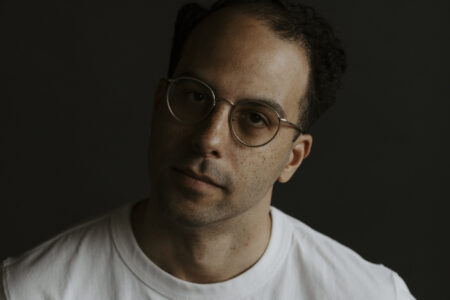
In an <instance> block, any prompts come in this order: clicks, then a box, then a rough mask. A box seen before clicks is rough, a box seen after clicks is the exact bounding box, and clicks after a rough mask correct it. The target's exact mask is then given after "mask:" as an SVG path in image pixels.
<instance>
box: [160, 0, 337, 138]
mask: <svg viewBox="0 0 450 300" xmlns="http://www.w3.org/2000/svg"><path fill="white" fill-rule="evenodd" d="M230 6H234V7H237V8H238V9H239V11H241V12H243V13H248V14H250V15H252V16H253V17H255V18H257V19H259V20H261V21H263V22H265V23H266V24H267V25H268V26H269V27H270V29H271V30H273V31H274V32H275V33H277V34H278V36H279V37H280V38H281V39H285V40H289V41H298V42H300V43H301V44H302V46H303V47H304V48H305V49H306V52H307V55H308V60H309V65H310V69H311V73H310V76H309V82H308V89H307V92H306V97H305V99H304V100H303V101H299V103H300V111H303V113H302V114H301V115H300V116H299V120H298V125H299V126H300V127H301V128H302V129H303V130H304V131H307V130H309V128H310V127H311V125H312V124H313V123H314V122H315V121H316V120H317V119H318V118H319V117H320V116H321V115H322V114H323V113H324V112H325V111H326V110H327V109H328V108H329V107H330V106H331V105H332V104H333V103H334V102H335V101H336V92H337V90H338V88H339V86H340V83H341V78H342V75H343V73H344V71H345V68H346V58H345V52H344V50H343V48H342V46H341V42H340V41H339V39H338V38H337V37H336V36H335V34H334V32H333V29H332V28H331V26H330V24H329V23H328V22H327V21H326V20H325V19H323V18H322V17H321V16H319V15H318V14H317V13H316V11H315V10H314V9H313V8H311V7H309V6H306V5H304V4H300V3H298V2H297V1H289V0H287V1H284V0H218V1H217V2H215V3H214V4H213V5H212V6H211V8H210V9H206V8H204V7H202V6H200V5H199V4H196V3H189V4H186V5H184V6H182V7H181V8H180V10H179V11H178V15H177V19H176V22H175V33H174V36H173V41H172V51H171V55H170V63H169V74H168V75H169V77H170V76H172V75H173V72H174V71H175V68H176V66H177V64H178V61H179V59H180V56H181V51H182V50H183V45H184V43H185V41H186V39H187V37H188V35H189V34H190V33H191V32H192V30H193V29H194V27H195V26H196V25H198V24H199V23H200V22H201V21H202V20H203V19H204V18H205V17H207V16H208V15H210V14H212V13H213V12H215V11H217V10H219V9H222V8H225V7H230ZM305 100H306V101H305Z"/></svg>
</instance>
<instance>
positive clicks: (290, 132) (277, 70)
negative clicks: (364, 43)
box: [132, 8, 312, 283]
mask: <svg viewBox="0 0 450 300" xmlns="http://www.w3.org/2000/svg"><path fill="white" fill-rule="evenodd" d="M186 73H189V74H190V75H192V74H195V76H196V77H198V78H199V79H202V80H203V81H205V82H207V83H208V84H209V85H210V86H212V87H213V88H214V89H215V92H216V95H217V96H218V97H220V98H226V99H228V100H230V101H232V102H234V103H236V102H238V101H240V100H242V99H271V100H273V101H275V102H277V103H278V104H279V105H281V107H283V108H284V111H285V112H286V116H285V117H286V118H287V119H288V120H297V118H298V114H299V113H300V112H299V111H298V107H299V100H300V99H302V97H303V96H304V95H305V92H306V89H307V79H308V75H309V66H308V60H307V57H306V54H305V50H304V49H303V48H302V47H301V45H299V44H298V43H293V42H290V41H285V40H281V39H280V38H279V37H277V36H276V34H274V33H273V32H272V31H271V30H270V29H269V28H268V27H267V25H266V24H264V23H263V22H261V21H259V20H256V19H255V18H253V17H251V16H248V15H244V14H242V13H239V12H238V11H236V10H234V9H230V8H227V9H222V10H220V11H218V12H216V13H214V14H213V15H212V16H209V17H207V18H206V19H205V20H204V21H202V22H201V23H200V24H199V25H198V26H197V27H196V28H195V29H194V31H193V32H192V33H191V34H190V36H189V37H188V40H187V41H186V44H185V46H184V48H183V52H182V56H181V59H180V61H179V63H178V65H177V68H176V70H175V74H174V76H173V77H177V76H180V75H183V74H186ZM166 86H167V84H166V81H164V80H161V81H160V82H159V84H158V87H157V90H156V93H155V106H154V112H153V119H152V132H151V137H150V150H149V164H150V179H151V183H152V186H153V189H152V195H151V197H150V198H149V199H148V200H146V201H142V202H141V203H139V204H138V205H136V206H135V207H134V209H133V213H132V226H133V230H134V233H135V235H136V239H137V241H138V243H139V245H140V247H141V248H142V250H143V251H144V253H145V254H146V255H147V256H148V257H149V258H150V259H151V260H152V261H153V262H154V263H155V264H157V265H158V266H159V267H161V268H162V269H163V270H165V271H167V272H168V273H170V274H172V275H174V276H176V277H178V278H180V279H184V280H187V281H191V282H197V283H211V282H220V281H224V280H227V279H230V278H233V277H235V276H237V275H239V274H240V273H242V272H244V271H245V270H247V269H248V268H250V267H251V266H252V265H253V264H255V263H256V262H257V261H258V259H259V258H260V257H261V256H262V255H263V253H264V251H265V249H266V247H267V245H268V242H269V240H270V232H271V217H270V202H271V196H272V190H273V185H274V183H275V182H276V181H279V182H286V181H288V180H289V179H290V178H291V176H292V175H293V174H294V172H295V171H296V170H297V168H298V167H299V166H300V164H301V162H302V160H303V159H304V158H306V157H307V156H308V154H309V152H310V148H311V144H312V137H311V136H310V135H305V134H303V135H300V136H299V137H298V138H297V139H296V140H295V141H293V137H294V135H295V133H296V132H295V130H294V129H292V128H290V127H286V126H283V127H282V128H281V129H280V131H279V132H278V135H277V136H276V137H275V138H274V140H272V141H271V142H270V143H269V144H267V145H264V146H262V147H258V148H250V147H247V146H244V145H242V144H240V143H239V142H238V141H236V140H235V139H234V138H233V136H232V134H231V129H230V127H229V113H230V109H231V106H230V105H229V104H228V103H226V101H219V102H218V103H217V106H216V107H215V110H214V111H213V112H212V113H211V115H210V116H209V118H208V119H206V120H205V121H203V122H202V123H200V124H196V125H189V126H187V125H182V124H180V123H178V122H177V121H176V120H175V119H174V118H173V117H171V115H170V113H169V111H168V109H167V106H166V104H165V91H166ZM185 170H190V172H193V173H195V174H196V175H205V176H208V177H209V178H210V179H211V180H213V181H214V182H215V183H216V184H210V183H206V182H205V181H203V180H198V179H196V178H194V177H195V175H194V177H193V176H192V174H190V175H185V174H184V173H185ZM183 172H184V173H183Z"/></svg>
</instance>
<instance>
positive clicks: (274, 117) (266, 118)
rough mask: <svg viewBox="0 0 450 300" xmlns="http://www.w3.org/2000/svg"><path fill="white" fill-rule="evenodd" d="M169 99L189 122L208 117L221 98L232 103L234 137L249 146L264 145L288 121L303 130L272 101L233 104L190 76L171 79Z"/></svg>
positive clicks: (181, 118) (172, 108)
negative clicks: (284, 116)
mask: <svg viewBox="0 0 450 300" xmlns="http://www.w3.org/2000/svg"><path fill="white" fill-rule="evenodd" d="M167 81H168V83H169V84H168V87H167V91H166V102H167V107H168V108H169V111H170V113H171V114H172V116H173V117H174V118H175V119H176V120H178V121H179V122H181V123H183V124H186V125H193V124H196V123H199V122H201V121H203V120H204V119H206V118H207V117H208V115H209V114H210V113H211V111H212V110H213V109H214V107H215V106H216V103H217V101H218V100H224V101H225V102H228V103H229V104H230V105H231V106H232V108H231V112H230V116H229V122H230V128H231V131H232V134H233V136H234V138H235V139H236V140H237V141H239V142H240V143H241V144H243V145H245V146H249V147H260V146H263V145H266V144H267V143H269V142H270V141H272V140H273V139H274V138H275V136H276V135H277V133H278V131H279V129H280V125H281V124H282V123H283V124H286V125H287V126H290V127H292V128H295V129H296V130H298V131H299V132H300V133H302V132H303V131H302V129H301V128H300V127H298V126H297V125H296V124H294V123H292V122H290V121H288V120H286V119H284V118H282V117H281V116H280V114H279V112H278V111H277V110H276V109H275V108H274V107H273V106H271V105H270V104H268V103H266V102H264V101H258V100H241V101H238V102H237V103H233V102H231V101H230V100H228V99H224V98H217V97H216V95H215V93H214V91H213V89H212V88H211V87H210V86H209V85H208V84H206V83H205V82H203V81H201V80H200V79H197V78H195V77H190V76H181V77H177V78H170V79H167Z"/></svg>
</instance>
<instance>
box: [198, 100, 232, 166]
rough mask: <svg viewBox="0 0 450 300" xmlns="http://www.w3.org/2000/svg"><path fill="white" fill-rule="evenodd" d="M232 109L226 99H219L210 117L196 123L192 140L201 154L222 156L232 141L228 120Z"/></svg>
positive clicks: (214, 156) (215, 156)
mask: <svg viewBox="0 0 450 300" xmlns="http://www.w3.org/2000/svg"><path fill="white" fill-rule="evenodd" d="M230 110H231V107H230V105H227V103H226V101H219V102H218V103H217V104H216V106H215V107H214V109H213V111H211V113H210V114H209V115H208V117H207V118H206V119H205V120H203V122H200V123H199V124H197V125H196V127H195V129H194V133H193V137H192V142H193V144H194V149H195V150H196V151H197V152H198V153H199V154H200V155H201V156H203V157H213V158H221V157H222V155H223V152H224V146H225V145H227V144H229V143H230V142H232V141H231V140H230V138H231V132H230V126H229V121H228V117H229V115H230Z"/></svg>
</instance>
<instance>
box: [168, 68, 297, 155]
mask: <svg viewBox="0 0 450 300" xmlns="http://www.w3.org/2000/svg"><path fill="white" fill-rule="evenodd" d="M180 80H193V81H195V82H198V83H200V84H202V85H203V86H205V87H206V88H207V89H208V90H209V91H210V93H211V95H212V100H213V103H212V105H211V108H210V109H209V111H208V112H207V113H206V114H205V116H204V117H203V118H202V119H200V120H198V121H195V122H186V121H183V120H181V119H180V118H178V117H177V116H176V115H175V113H174V112H173V110H172V107H171V106H170V101H169V91H170V90H171V88H172V85H173V84H175V83H177V81H180ZM166 81H167V82H168V86H167V88H166V104H167V108H168V109H169V112H170V114H171V115H172V117H174V118H175V120H177V121H178V122H180V123H182V124H186V125H194V124H198V123H200V122H202V121H204V120H205V119H206V118H207V117H208V116H209V115H210V113H211V112H212V111H213V110H214V108H215V107H216V104H217V102H218V100H223V101H225V102H227V103H228V104H230V105H231V110H230V113H229V116H228V122H229V126H230V129H231V133H232V135H233V137H234V138H235V139H236V140H237V141H238V142H239V143H241V144H242V145H244V146H247V147H252V148H256V147H261V146H264V145H267V144H268V143H270V142H271V141H272V140H273V139H274V138H275V137H276V136H277V134H278V131H279V130H280V127H281V124H285V125H286V126H289V127H292V128H294V129H296V130H298V131H299V133H300V134H303V133H304V132H303V130H302V129H301V128H300V127H299V126H298V125H296V124H295V123H292V122H290V121H288V120H287V119H285V118H282V117H281V116H280V113H279V112H278V111H277V110H276V109H275V108H274V107H273V106H271V105H269V104H267V103H264V102H258V101H254V100H242V101H239V102H238V103H233V102H232V101H231V100H228V99H226V98H221V97H217V96H216V93H215V92H214V89H213V88H212V87H211V86H209V84H207V83H206V82H204V81H202V80H200V79H198V78H195V77H191V76H179V77H174V78H167V79H166ZM248 102H251V103H258V104H260V105H265V106H267V107H268V108H270V109H272V110H273V111H274V112H275V114H276V116H277V117H278V126H277V130H276V131H275V133H274V134H273V136H272V137H271V138H270V139H269V140H268V141H267V142H264V143H262V144H259V145H249V144H247V143H245V142H244V141H243V140H241V138H240V137H239V136H238V135H237V134H236V132H235V130H234V127H233V123H232V118H231V116H232V115H233V111H234V109H235V108H236V106H238V105H239V104H240V103H248Z"/></svg>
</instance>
